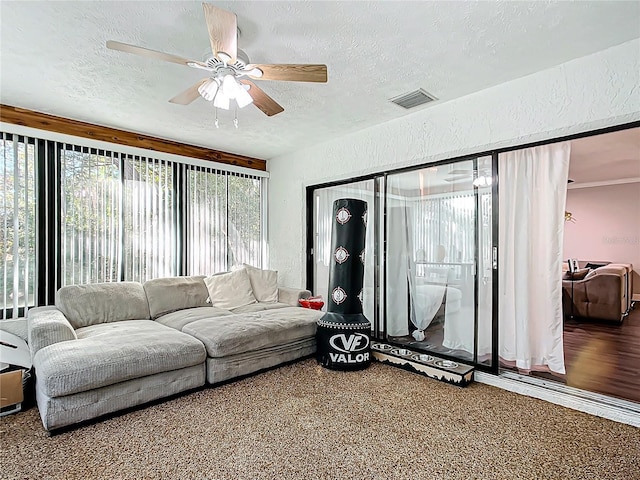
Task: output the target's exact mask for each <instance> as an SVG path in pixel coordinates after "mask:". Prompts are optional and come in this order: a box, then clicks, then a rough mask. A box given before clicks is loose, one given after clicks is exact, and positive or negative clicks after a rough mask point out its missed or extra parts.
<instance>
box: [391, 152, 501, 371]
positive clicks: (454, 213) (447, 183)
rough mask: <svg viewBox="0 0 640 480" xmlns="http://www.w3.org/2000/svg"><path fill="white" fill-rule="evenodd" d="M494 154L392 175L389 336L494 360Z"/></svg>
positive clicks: (422, 347) (424, 347)
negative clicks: (492, 345) (492, 191)
mask: <svg viewBox="0 0 640 480" xmlns="http://www.w3.org/2000/svg"><path fill="white" fill-rule="evenodd" d="M490 179H491V158H490V157H486V158H481V159H473V160H467V161H462V162H456V163H450V164H445V165H439V166H433V167H427V168H422V169H420V170H417V171H408V172H403V173H398V174H394V175H389V176H388V177H387V196H386V231H385V233H386V259H387V262H386V265H385V268H386V291H387V303H386V315H385V318H386V324H387V333H388V339H389V340H392V341H394V342H395V343H400V344H404V345H407V346H409V347H410V348H412V349H416V350H424V351H429V352H433V353H436V354H441V355H447V356H451V357H454V358H457V359H460V360H465V361H471V362H474V363H476V362H478V363H485V364H488V365H490V364H491V326H492V308H491V299H492V295H491V291H492V281H491V279H492V265H491V262H490V259H491V251H492V245H491V225H492V222H491V181H490Z"/></svg>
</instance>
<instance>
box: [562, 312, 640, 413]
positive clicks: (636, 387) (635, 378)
mask: <svg viewBox="0 0 640 480" xmlns="http://www.w3.org/2000/svg"><path fill="white" fill-rule="evenodd" d="M564 358H565V364H566V370H567V375H566V378H565V382H566V384H567V385H569V386H571V387H576V388H581V389H583V390H588V391H591V392H598V393H603V394H605V395H611V396H614V397H618V398H623V399H625V400H632V401H634V402H639V403H640V305H638V304H637V303H636V307H635V309H633V310H631V313H630V314H629V315H628V316H627V317H626V318H625V319H624V320H623V322H622V325H612V324H609V323H605V322H596V321H586V320H580V321H577V320H566V321H565V324H564Z"/></svg>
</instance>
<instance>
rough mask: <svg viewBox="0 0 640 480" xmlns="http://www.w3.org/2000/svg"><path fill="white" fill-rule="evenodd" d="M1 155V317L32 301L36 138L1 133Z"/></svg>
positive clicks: (33, 282)
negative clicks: (34, 139)
mask: <svg viewBox="0 0 640 480" xmlns="http://www.w3.org/2000/svg"><path fill="white" fill-rule="evenodd" d="M0 138H1V139H2V144H1V147H0V148H1V150H2V155H1V157H0V163H1V165H0V171H1V172H2V181H1V182H0V255H1V258H0V268H1V270H0V297H1V299H2V304H3V312H2V318H7V317H16V316H18V315H19V311H20V310H21V309H24V308H25V307H26V306H28V305H30V304H33V302H34V298H35V289H36V283H35V268H36V267H35V264H36V195H35V190H36V174H35V171H36V170H35V163H36V154H35V149H36V146H35V142H34V141H33V140H32V139H28V138H25V137H21V136H20V137H19V136H17V135H10V134H5V133H2V134H1V137H0Z"/></svg>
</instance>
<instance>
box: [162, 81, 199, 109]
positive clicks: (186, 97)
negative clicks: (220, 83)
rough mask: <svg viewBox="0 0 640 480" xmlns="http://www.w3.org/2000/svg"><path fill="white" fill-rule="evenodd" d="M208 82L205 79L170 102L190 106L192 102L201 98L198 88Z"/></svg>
mask: <svg viewBox="0 0 640 480" xmlns="http://www.w3.org/2000/svg"><path fill="white" fill-rule="evenodd" d="M206 81H207V79H206V78H203V79H202V80H200V81H199V82H198V83H196V84H195V85H191V86H190V87H189V88H187V89H186V90H185V91H184V92H182V93H179V94H178V95H176V96H175V97H173V98H172V99H171V100H169V102H171V103H177V104H178V105H189V104H190V103H191V102H193V101H194V100H195V99H196V98H198V97H199V96H200V94H199V93H198V87H199V86H200V85H202V84H203V83H204V82H206Z"/></svg>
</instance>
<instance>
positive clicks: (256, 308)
mask: <svg viewBox="0 0 640 480" xmlns="http://www.w3.org/2000/svg"><path fill="white" fill-rule="evenodd" d="M290 306H291V305H289V304H288V303H280V302H258V303H252V304H251V305H245V306H243V307H238V308H234V309H233V310H231V312H232V313H255V312H263V311H265V310H273V309H275V308H285V307H290Z"/></svg>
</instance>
